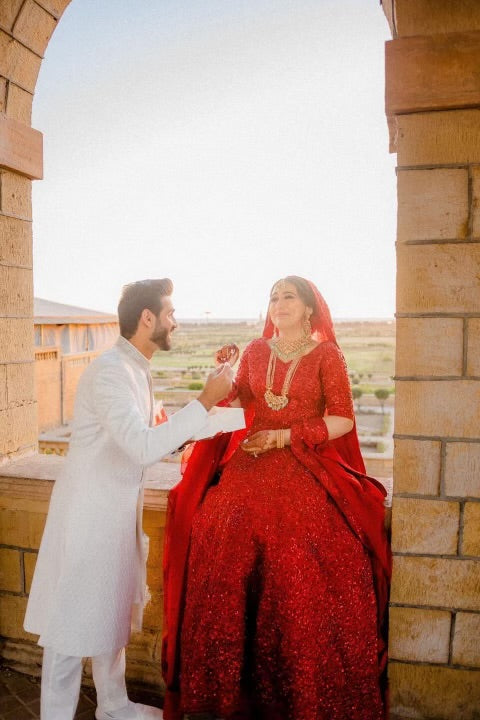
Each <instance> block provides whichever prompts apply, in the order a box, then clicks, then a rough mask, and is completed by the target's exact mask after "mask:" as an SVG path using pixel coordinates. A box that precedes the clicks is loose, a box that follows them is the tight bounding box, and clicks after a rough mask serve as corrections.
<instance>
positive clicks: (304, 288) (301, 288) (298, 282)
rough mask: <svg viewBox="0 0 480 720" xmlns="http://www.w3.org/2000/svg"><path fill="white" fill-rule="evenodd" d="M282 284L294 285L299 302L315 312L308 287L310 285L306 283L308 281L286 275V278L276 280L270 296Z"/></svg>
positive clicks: (312, 298) (314, 304) (297, 276)
mask: <svg viewBox="0 0 480 720" xmlns="http://www.w3.org/2000/svg"><path fill="white" fill-rule="evenodd" d="M282 282H284V283H291V284H292V285H295V287H296V289H297V292H298V296H299V298H300V300H301V301H302V302H303V303H305V305H306V306H307V307H310V308H312V310H315V306H316V301H315V295H314V293H313V290H312V288H311V287H310V283H309V282H308V280H305V278H302V277H300V276H299V275H287V277H284V278H281V279H280V280H277V282H276V283H275V284H274V286H273V287H272V289H271V290H270V295H271V294H272V293H273V291H274V289H275V288H276V287H277V285H278V284H279V283H282Z"/></svg>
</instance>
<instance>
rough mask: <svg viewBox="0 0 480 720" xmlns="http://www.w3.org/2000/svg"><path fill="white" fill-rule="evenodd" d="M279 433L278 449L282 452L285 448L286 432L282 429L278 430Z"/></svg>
mask: <svg viewBox="0 0 480 720" xmlns="http://www.w3.org/2000/svg"><path fill="white" fill-rule="evenodd" d="M276 433H277V448H278V449H279V450H281V449H282V448H284V447H285V430H284V429H283V428H281V429H280V430H276Z"/></svg>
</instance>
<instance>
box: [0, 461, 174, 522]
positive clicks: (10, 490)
mask: <svg viewBox="0 0 480 720" xmlns="http://www.w3.org/2000/svg"><path fill="white" fill-rule="evenodd" d="M64 462H65V458H64V457H62V456H59V455H31V456H30V457H28V458H21V459H19V460H12V461H10V462H6V463H5V464H3V465H0V496H8V497H13V498H19V499H21V498H27V497H28V498H30V499H35V500H47V501H48V500H49V499H50V493H51V491H52V485H53V482H55V480H56V479H57V478H58V476H59V474H60V472H61V470H62V468H63V464H64ZM179 480H180V466H179V465H178V464H176V463H167V462H159V463H156V464H155V465H152V467H150V468H148V469H147V479H146V483H145V500H144V508H145V509H147V510H158V511H164V510H166V507H167V498H168V493H169V491H170V490H171V489H172V488H173V487H174V486H175V485H176V484H177V483H178V482H179Z"/></svg>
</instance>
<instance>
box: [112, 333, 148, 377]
mask: <svg viewBox="0 0 480 720" xmlns="http://www.w3.org/2000/svg"><path fill="white" fill-rule="evenodd" d="M115 345H116V346H117V347H118V348H119V349H120V350H121V351H122V352H124V353H126V354H127V355H128V356H129V357H131V358H132V360H135V362H137V363H138V364H139V365H140V366H141V367H142V368H143V369H144V370H148V371H150V361H149V360H147V358H146V357H145V355H143V354H142V353H141V352H140V350H137V348H136V347H135V345H132V343H131V342H129V341H128V340H127V339H126V338H124V337H123V335H120V336H119V338H118V340H117V342H116V343H115Z"/></svg>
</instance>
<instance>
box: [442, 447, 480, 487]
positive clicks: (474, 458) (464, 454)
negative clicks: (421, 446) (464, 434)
mask: <svg viewBox="0 0 480 720" xmlns="http://www.w3.org/2000/svg"><path fill="white" fill-rule="evenodd" d="M445 494H446V495H449V496H451V497H476V498H480V443H462V442H459V443H447V453H446V462H445Z"/></svg>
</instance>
